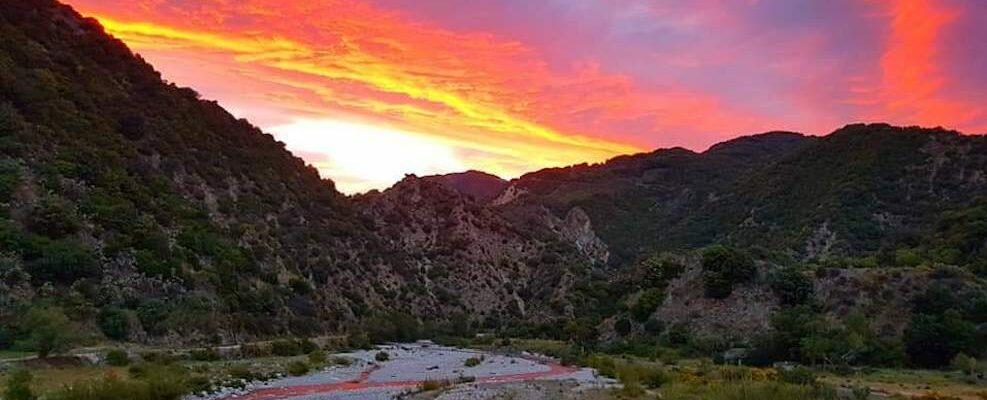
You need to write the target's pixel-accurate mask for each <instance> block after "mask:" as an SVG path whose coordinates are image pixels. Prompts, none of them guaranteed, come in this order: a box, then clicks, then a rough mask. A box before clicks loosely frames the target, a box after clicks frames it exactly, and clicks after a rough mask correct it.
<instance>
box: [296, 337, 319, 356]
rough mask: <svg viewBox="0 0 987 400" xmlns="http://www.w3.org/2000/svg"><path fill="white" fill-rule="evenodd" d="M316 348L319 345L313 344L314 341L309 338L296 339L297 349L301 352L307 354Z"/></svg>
mask: <svg viewBox="0 0 987 400" xmlns="http://www.w3.org/2000/svg"><path fill="white" fill-rule="evenodd" d="M318 349H319V345H317V344H315V342H313V341H311V340H308V339H303V340H299V341H298V350H299V351H301V352H302V354H309V353H311V352H313V351H316V350H318Z"/></svg>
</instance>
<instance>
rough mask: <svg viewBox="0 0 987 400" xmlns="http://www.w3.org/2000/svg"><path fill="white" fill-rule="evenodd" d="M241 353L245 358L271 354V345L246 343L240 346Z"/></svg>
mask: <svg viewBox="0 0 987 400" xmlns="http://www.w3.org/2000/svg"><path fill="white" fill-rule="evenodd" d="M240 355H241V356H243V357H245V358H260V357H267V356H270V355H271V346H266V345H261V344H245V345H242V346H240Z"/></svg>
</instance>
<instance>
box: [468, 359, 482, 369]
mask: <svg viewBox="0 0 987 400" xmlns="http://www.w3.org/2000/svg"><path fill="white" fill-rule="evenodd" d="M482 362H483V361H482V360H480V359H479V358H477V357H470V358H467V359H466V361H465V362H463V366H465V367H470V368H472V367H475V366H477V365H480V364H481V363H482Z"/></svg>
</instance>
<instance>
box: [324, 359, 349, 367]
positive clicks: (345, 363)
mask: <svg viewBox="0 0 987 400" xmlns="http://www.w3.org/2000/svg"><path fill="white" fill-rule="evenodd" d="M329 363H330V364H332V365H341V366H344V367H347V366H350V365H352V364H353V360H350V359H349V358H346V357H332V358H330V359H329Z"/></svg>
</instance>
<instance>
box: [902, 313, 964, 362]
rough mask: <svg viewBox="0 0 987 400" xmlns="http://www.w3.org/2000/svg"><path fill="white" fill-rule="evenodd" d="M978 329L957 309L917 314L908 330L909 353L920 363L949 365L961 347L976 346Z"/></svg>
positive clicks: (906, 347)
mask: <svg viewBox="0 0 987 400" xmlns="http://www.w3.org/2000/svg"><path fill="white" fill-rule="evenodd" d="M975 329H976V327H975V326H974V325H973V324H972V323H970V322H969V321H965V320H963V318H962V317H961V316H960V313H959V312H957V311H956V310H948V311H946V312H945V313H943V314H942V315H941V316H938V315H930V314H915V315H914V316H912V323H911V325H910V326H909V327H908V329H907V330H906V331H905V353H907V354H908V358H909V360H910V361H911V362H912V364H914V365H916V366H920V367H925V368H939V367H942V366H945V365H947V364H949V362H950V361H952V359H953V357H955V356H956V355H957V354H959V353H960V352H961V351H965V350H968V349H971V348H972V347H974V346H973V343H974V334H975Z"/></svg>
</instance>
